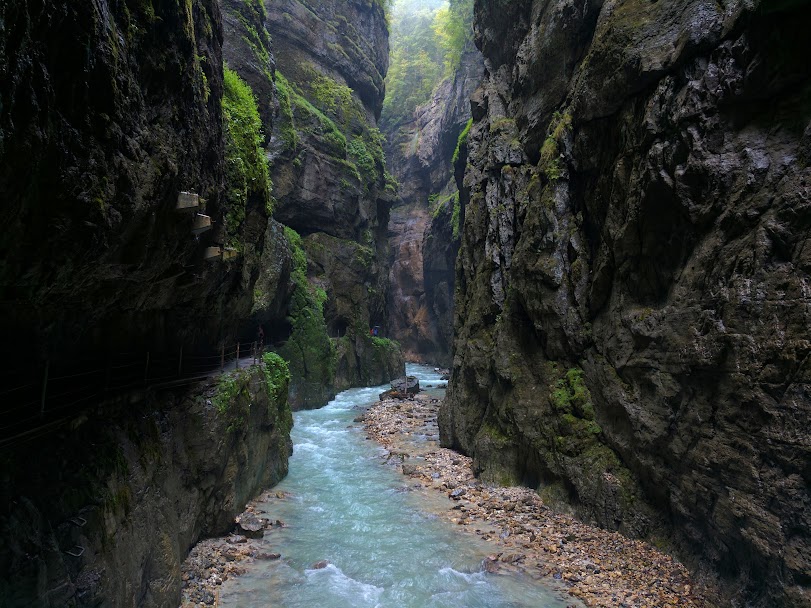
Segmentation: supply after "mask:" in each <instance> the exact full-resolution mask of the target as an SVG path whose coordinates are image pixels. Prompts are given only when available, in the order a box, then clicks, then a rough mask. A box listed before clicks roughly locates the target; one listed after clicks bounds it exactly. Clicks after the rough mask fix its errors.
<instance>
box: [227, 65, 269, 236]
mask: <svg viewBox="0 0 811 608" xmlns="http://www.w3.org/2000/svg"><path fill="white" fill-rule="evenodd" d="M223 75H224V92H223V98H222V109H223V127H224V130H225V163H226V166H225V170H226V180H227V183H228V187H227V190H226V193H225V207H226V214H225V229H226V233H227V235H228V242H229V244H230V245H231V246H236V247H237V248H240V243H239V240H238V233H239V228H240V226H241V225H242V221H243V220H244V219H245V209H246V206H247V204H248V200H249V199H251V198H257V199H258V200H261V201H264V203H265V206H266V207H267V206H269V205H270V189H271V183H270V173H269V171H268V161H267V156H266V155H265V150H264V148H263V142H264V135H263V134H262V121H261V120H260V118H259V110H258V109H257V107H256V100H255V99H254V96H253V92H252V91H251V88H250V87H249V86H248V85H247V84H246V83H245V82H244V81H243V80H242V79H241V78H240V77H239V76H238V75H237V73H236V72H234V71H233V70H230V69H228V67H225V69H224V73H223ZM270 211H272V210H270Z"/></svg>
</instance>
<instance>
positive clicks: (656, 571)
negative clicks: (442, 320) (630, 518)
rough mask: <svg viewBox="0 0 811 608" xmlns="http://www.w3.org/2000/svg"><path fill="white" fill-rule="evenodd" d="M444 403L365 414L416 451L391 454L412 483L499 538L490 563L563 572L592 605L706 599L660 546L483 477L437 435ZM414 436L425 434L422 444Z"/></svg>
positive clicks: (463, 520)
mask: <svg viewBox="0 0 811 608" xmlns="http://www.w3.org/2000/svg"><path fill="white" fill-rule="evenodd" d="M438 410H439V402H438V401H437V400H436V399H432V398H429V397H427V396H426V395H423V394H418V395H416V396H415V397H414V398H413V399H410V400H406V401H397V400H385V401H381V402H378V403H376V404H375V405H373V406H372V407H371V408H369V409H368V410H367V411H366V413H365V414H364V415H363V416H361V417H360V418H361V420H362V422H363V424H364V427H365V431H366V433H367V437H369V438H371V439H373V440H375V441H377V442H378V443H380V444H381V445H382V446H383V447H384V448H385V449H386V450H388V452H389V453H393V452H397V453H406V454H409V453H410V455H411V459H410V460H411V462H410V463H408V464H402V462H401V460H400V459H398V460H396V461H395V460H393V459H392V460H390V461H388V462H387V463H386V464H387V465H388V466H396V467H398V468H400V470H401V471H402V472H403V474H404V475H406V476H407V477H409V478H410V479H411V480H412V481H411V482H410V485H411V486H412V487H414V488H418V489H423V488H424V489H429V488H430V489H432V490H434V491H442V492H443V493H444V494H445V496H447V498H448V502H449V504H448V508H447V510H446V511H444V512H442V513H440V514H439V515H441V516H444V517H446V518H447V520H448V521H452V522H454V523H456V524H458V526H457V527H458V528H459V529H460V530H465V531H467V532H469V533H472V534H477V535H478V536H480V537H481V538H483V539H484V540H486V541H488V542H491V543H492V544H493V549H495V550H496V553H494V554H493V555H490V556H488V557H487V558H485V560H484V561H483V563H482V568H483V569H484V570H485V571H486V572H489V573H495V572H499V571H500V569H502V568H505V567H506V568H511V569H518V570H520V571H522V572H525V573H527V574H530V575H532V576H536V577H539V578H546V579H549V580H551V581H555V582H556V583H557V585H558V586H560V587H562V588H563V589H564V591H565V592H566V593H568V594H569V595H570V596H571V597H572V598H576V599H578V600H580V602H582V604H585V605H586V606H595V607H605V608H609V607H611V608H616V607H617V606H623V605H624V606H629V607H632V608H666V607H668V606H678V607H679V608H698V607H700V606H704V605H705V604H706V602H705V600H704V595H703V593H702V591H701V589H700V588H699V586H697V585H696V584H695V583H694V582H693V581H691V579H690V576H689V574H688V572H687V570H686V569H685V568H684V566H683V565H682V564H680V563H679V562H678V561H676V560H675V559H674V558H672V557H670V556H668V555H665V554H664V553H662V552H660V551H659V550H657V549H656V548H655V547H653V546H652V545H650V544H648V543H645V542H643V541H640V540H632V539H629V538H626V537H624V536H622V535H621V534H619V533H618V532H611V531H608V530H603V529H600V528H596V527H594V526H589V525H587V524H585V523H583V522H581V521H579V520H577V519H576V518H575V517H573V516H571V515H567V514H565V513H556V512H555V511H553V510H552V509H550V508H549V507H547V506H546V505H544V503H543V500H542V499H541V497H540V496H538V494H537V492H535V491H533V490H531V489H529V488H522V487H508V488H502V487H490V486H487V485H484V484H482V483H481V482H480V481H479V480H477V479H476V478H475V476H474V475H473V468H472V460H471V459H470V458H468V457H467V456H463V455H461V454H458V453H457V452H454V451H452V450H448V449H445V448H441V447H439V445H438V441H436V440H435V439H431V438H435V437H436V436H437V433H438V430H437V424H436V416H437V413H438ZM415 437H422V438H426V439H423V440H422V443H419V442H416V441H415ZM416 457H419V460H417V458H416ZM402 460H405V459H402Z"/></svg>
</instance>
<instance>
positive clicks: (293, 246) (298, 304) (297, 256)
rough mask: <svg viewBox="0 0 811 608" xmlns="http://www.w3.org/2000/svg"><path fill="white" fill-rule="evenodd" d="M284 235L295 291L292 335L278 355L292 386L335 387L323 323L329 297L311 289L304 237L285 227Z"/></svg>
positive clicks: (330, 348)
mask: <svg viewBox="0 0 811 608" xmlns="http://www.w3.org/2000/svg"><path fill="white" fill-rule="evenodd" d="M284 233H285V236H286V237H287V241H288V244H289V248H290V253H291V257H292V259H293V272H292V273H291V280H292V282H293V284H294V288H293V295H292V298H291V302H290V308H289V317H288V320H289V322H290V325H291V327H292V332H291V334H290V338H289V339H288V340H287V342H286V343H285V344H284V346H282V347H281V348H280V349H279V354H280V355H281V356H282V357H283V358H284V359H285V361H287V363H288V365H289V371H290V375H291V377H292V379H293V382H304V381H308V382H320V383H323V384H326V385H328V386H332V385H333V384H334V380H335V351H334V346H333V344H332V341H331V340H330V339H329V335H328V334H327V324H326V322H325V320H324V305H325V303H326V300H327V293H326V292H325V291H324V290H323V289H321V288H319V287H317V286H314V285H311V284H310V281H309V280H308V279H307V254H306V253H305V251H304V248H303V246H302V240H301V236H300V235H299V234H298V233H297V232H296V231H295V230H293V229H292V228H289V227H285V229H284Z"/></svg>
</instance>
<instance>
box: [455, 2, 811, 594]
mask: <svg viewBox="0 0 811 608" xmlns="http://www.w3.org/2000/svg"><path fill="white" fill-rule="evenodd" d="M809 18H811V13H809V9H808V7H807V5H805V4H803V3H791V2H785V3H766V2H763V3H757V2H737V1H733V2H728V3H725V4H724V5H723V6H721V5H719V4H718V3H714V2H704V1H703V0H682V1H677V2H647V1H645V2H642V1H639V2H637V1H627V2H614V1H607V2H602V1H594V2H586V3H580V4H579V5H577V6H575V5H574V4H572V3H569V2H565V1H563V0H561V1H556V0H534V1H531V0H522V1H520V2H510V3H504V2H484V1H482V2H478V3H477V22H476V23H477V24H476V31H477V44H478V45H479V47H480V48H481V50H482V52H483V54H484V56H485V62H486V77H485V81H484V84H483V86H482V87H481V88H480V89H479V90H478V91H477V92H476V94H474V96H473V102H472V103H473V106H472V108H473V116H474V125H473V128H472V130H471V133H470V138H469V145H470V162H469V165H468V168H467V172H466V176H465V186H466V189H467V191H468V192H467V193H466V194H469V202H468V203H467V204H466V206H465V209H464V219H465V221H464V229H463V234H462V246H461V251H460V254H459V255H460V263H459V265H458V271H459V272H458V274H457V294H458V298H457V301H456V341H455V358H454V364H453V371H452V378H451V385H450V391H449V395H448V399H447V403H446V404H445V406H444V408H443V410H442V412H441V417H440V427H441V433H442V438H443V442H444V443H445V444H446V445H452V446H455V447H458V448H460V449H462V450H464V451H465V452H468V453H470V454H472V455H473V456H474V459H475V463H476V466H477V467H478V469H479V471H480V472H482V473H483V474H484V475H487V476H490V477H491V478H496V479H502V480H505V481H507V480H510V479H513V480H521V481H524V482H527V483H530V484H531V485H533V486H537V487H541V488H543V491H544V493H545V495H546V496H549V497H552V496H554V495H558V496H562V497H564V498H566V499H567V500H569V501H570V502H572V503H573V504H574V505H575V506H576V508H577V510H578V511H579V512H580V513H581V514H583V515H584V516H586V517H589V518H591V519H593V520H595V521H597V522H599V523H600V524H602V525H604V526H607V527H611V528H618V529H620V530H623V531H625V532H626V533H629V534H633V535H647V534H651V533H654V532H655V533H662V532H663V531H664V532H666V533H667V532H669V533H670V534H672V535H673V539H674V542H675V546H676V548H677V549H678V550H680V551H681V553H682V555H693V556H698V557H699V558H701V560H703V562H704V563H709V564H711V566H712V567H713V569H714V570H715V572H717V573H719V577H720V582H721V586H722V588H723V589H724V590H725V591H724V592H725V593H726V592H729V593H733V592H734V593H736V594H738V595H737V597H738V601H739V602H741V603H743V604H746V605H753V606H767V605H768V606H771V605H782V606H805V605H808V604H809V603H811V588H810V584H811V578H809V572H811V570H810V568H811V562H810V561H809V548H810V547H811V536H810V535H809V530H811V509H809V504H811V496H810V495H809V490H808V488H809V480H811V470H809V468H808V463H809V462H811V444H810V443H809V440H808V433H807V429H806V428H805V426H806V424H805V421H806V420H807V419H808V416H809V413H811V412H810V411H809V403H811V400H810V399H809V395H808V383H809V379H810V378H811V376H810V375H809V374H811V367H809V358H808V355H809V352H811V343H809V341H808V335H807V333H808V332H807V328H808V297H809V296H808V284H809V278H811V277H809V272H810V271H811V265H809V258H808V251H809V227H811V202H809V196H810V195H811V191H809V185H808V182H809V179H810V178H811V170H809V160H810V159H811V123H810V122H809V121H811V105H809V103H808V100H809V82H810V80H809V76H810V75H811V74H809V65H808V62H807V61H806V60H805V59H804V58H805V57H807V56H808V53H809V50H811V48H810V47H809V42H808V40H809V39H808V37H807V35H806V32H805V29H806V28H805V24H807V23H808V22H809ZM505 41H509V42H505Z"/></svg>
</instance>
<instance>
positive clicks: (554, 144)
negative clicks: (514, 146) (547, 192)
mask: <svg viewBox="0 0 811 608" xmlns="http://www.w3.org/2000/svg"><path fill="white" fill-rule="evenodd" d="M571 128H572V115H571V114H570V113H569V112H564V113H560V112H555V113H554V114H553V115H552V120H551V122H550V123H549V130H548V132H547V136H546V139H545V140H544V142H543V145H542V146H541V160H540V163H539V166H540V168H541V170H542V171H543V172H544V173H545V174H546V176H547V177H548V178H549V179H550V180H557V179H560V178H561V176H562V172H563V167H562V166H561V159H560V144H561V142H562V141H563V138H564V136H565V135H566V134H567V133H568V132H569V131H570V130H571Z"/></svg>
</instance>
